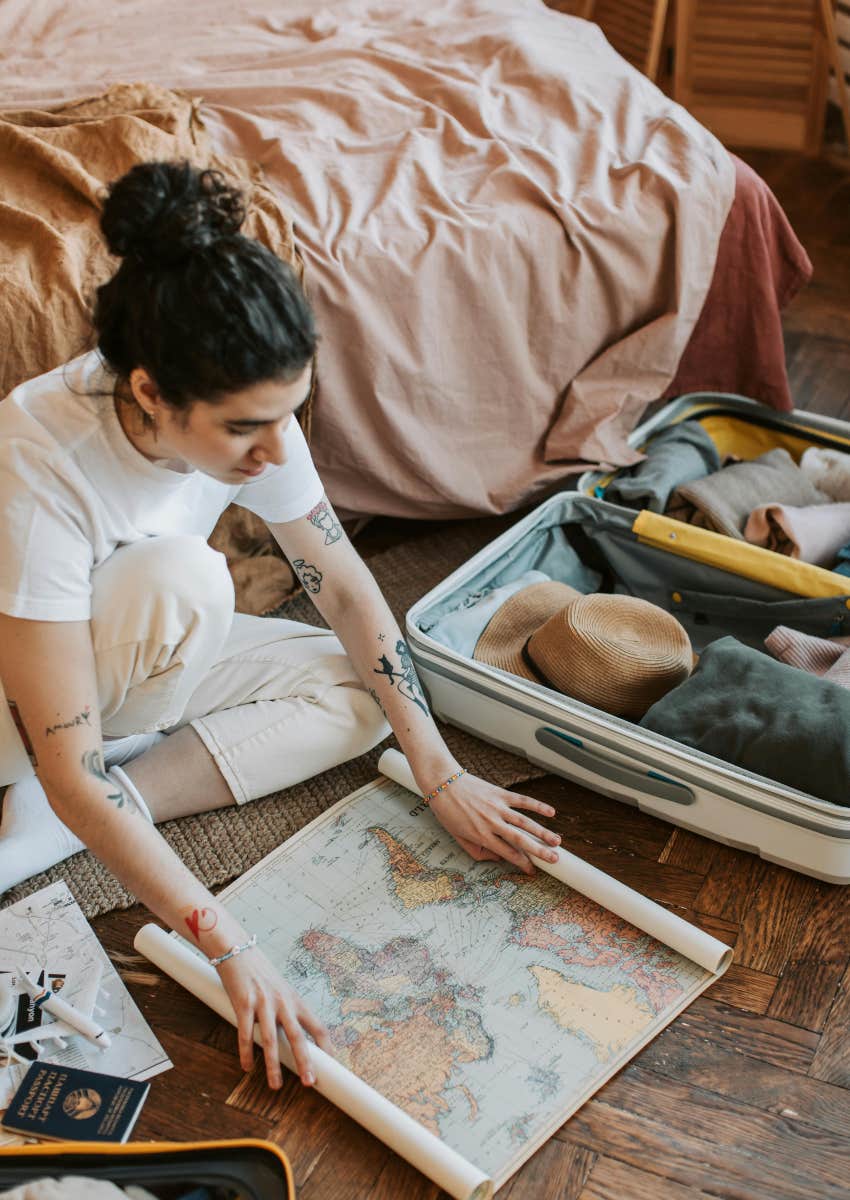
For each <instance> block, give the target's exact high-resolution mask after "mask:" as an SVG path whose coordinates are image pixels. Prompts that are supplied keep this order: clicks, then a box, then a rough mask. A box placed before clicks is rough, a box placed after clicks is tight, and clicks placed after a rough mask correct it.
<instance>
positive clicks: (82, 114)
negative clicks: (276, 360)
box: [0, 84, 300, 612]
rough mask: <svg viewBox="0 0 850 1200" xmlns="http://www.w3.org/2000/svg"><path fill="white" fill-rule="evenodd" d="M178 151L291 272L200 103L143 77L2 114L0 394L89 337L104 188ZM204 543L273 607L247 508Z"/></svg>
mask: <svg viewBox="0 0 850 1200" xmlns="http://www.w3.org/2000/svg"><path fill="white" fill-rule="evenodd" d="M173 158H187V159H189V160H190V161H192V162H195V163H197V164H198V165H204V166H214V167H218V168H220V169H222V170H224V171H225V172H226V174H228V175H229V176H231V177H232V178H234V179H236V180H237V181H238V182H239V183H240V185H241V186H243V187H244V188H245V190H246V193H247V195H248V196H249V199H250V203H249V213H248V218H247V221H246V232H248V233H250V234H251V235H252V236H254V237H256V238H259V240H260V241H262V242H264V243H265V245H267V246H269V247H270V248H271V249H272V250H273V251H274V252H275V253H276V254H278V255H279V256H280V257H281V258H284V259H285V260H286V261H288V262H290V263H292V265H293V266H294V267H295V268H296V269H298V270H299V271H300V260H298V258H297V256H296V254H295V250H294V246H293V240H292V225H291V222H290V220H289V218H288V217H287V215H286V213H285V212H284V210H283V208H282V206H281V204H280V202H279V201H278V200H277V199H276V198H275V197H274V196H273V195H272V193H271V192H270V190H269V189H268V187H267V186H266V185H265V184H264V183H263V182H262V180H261V177H260V172H259V169H258V168H256V167H251V166H249V164H248V163H246V162H244V161H241V160H239V159H236V158H233V157H232V156H227V157H222V156H219V155H217V154H215V153H214V152H213V149H212V146H211V143H210V139H209V136H208V134H207V133H206V130H205V129H204V126H203V123H202V121H201V119H200V116H199V112H198V103H197V101H195V100H193V99H191V97H189V96H188V95H185V94H183V93H178V92H173V91H167V90H166V89H164V88H158V87H155V86H152V85H142V84H136V85H126V86H120V85H119V86H115V87H113V88H110V89H109V90H108V91H107V92H106V93H104V94H103V95H100V96H96V97H93V98H89V99H85V100H80V101H76V102H73V103H69V104H66V105H64V106H62V107H60V108H57V109H54V110H52V111H50V112H44V111H38V110H27V111H19V112H7V113H0V279H2V286H0V328H2V329H3V330H6V331H8V337H7V338H5V339H4V342H5V344H4V349H3V353H2V355H0V397H2V396H4V395H6V393H7V392H9V391H10V390H11V389H12V388H13V387H14V386H15V385H16V384H17V383H20V382H21V380H23V379H28V378H30V377H31V376H33V375H37V374H40V373H41V372H42V371H48V370H50V369H51V368H52V367H55V366H57V365H58V364H60V363H62V362H65V361H67V360H68V359H69V358H72V357H73V356H74V355H76V354H79V353H80V352H81V351H82V350H84V349H89V348H90V347H91V346H92V345H94V336H93V331H92V328H91V324H90V320H89V312H90V310H91V305H92V301H93V298H94V291H95V288H96V287H97V286H98V284H100V283H103V282H104V281H105V280H106V279H108V278H109V276H110V275H111V274H112V272H113V271H114V270H115V268H116V266H117V260H115V259H113V258H112V257H111V256H110V255H109V253H108V251H107V250H106V247H105V245H104V242H103V238H102V237H101V235H100V231H99V227H98V220H99V215H100V208H101V197H102V195H103V191H104V184H106V183H108V182H109V181H110V180H112V179H115V178H117V177H118V176H120V175H122V174H123V173H124V172H125V171H127V170H129V168H130V167H131V166H133V164H134V163H137V162H144V161H146V160H148V159H173ZM212 541H213V544H214V545H216V547H217V548H218V549H220V550H222V551H223V552H224V553H225V554H226V555H227V557H228V561H229V562H230V564H231V571H232V573H233V576H234V581H235V583H236V587H237V602H238V605H239V608H240V609H241V610H242V611H244V612H262V611H264V610H265V609H268V608H271V607H273V606H274V605H275V604H279V603H280V601H281V599H282V598H283V596H284V595H286V594H287V593H288V592H289V591H291V589H292V585H293V576H292V573H291V571H290V570H289V567H288V565H287V564H286V563H285V562H283V561H282V560H281V559H280V558H279V557H277V556H276V555H275V553H274V548H273V544H272V543H271V541H270V539H269V538H268V537H267V536H266V535H265V534H264V533H263V532H262V531H259V536H258V531H257V529H256V526H255V524H254V523H253V522H252V518H251V514H250V513H243V511H242V510H236V509H233V510H231V511H230V512H229V513H228V514H227V515H226V516H225V517H224V518H223V519H222V521H221V522H219V525H218V526H217V528H216V531H215V533H214V534H213V538H212Z"/></svg>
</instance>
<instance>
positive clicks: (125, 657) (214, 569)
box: [0, 536, 389, 804]
mask: <svg viewBox="0 0 850 1200" xmlns="http://www.w3.org/2000/svg"><path fill="white" fill-rule="evenodd" d="M92 578H93V601H92V620H91V628H92V642H93V645H94V652H95V662H96V668H97V687H98V699H99V703H100V712H101V722H102V726H103V734H104V747H105V755H106V760H107V763H108V764H109V763H112V762H118V761H127V759H128V758H129V757H132V756H133V753H132V751H133V747H134V746H137V747H138V748H139V749H144V747H145V745H146V744H147V743H148V741H149V739H145V738H139V737H136V738H135V739H133V740H132V741H131V739H130V735H139V734H148V733H154V732H156V731H168V732H170V731H172V730H174V729H179V728H180V727H181V726H183V725H191V726H192V728H193V729H194V730H195V731H196V732H197V734H198V736H199V737H200V738H201V740H202V741H203V743H204V745H205V746H206V748H207V750H208V751H209V752H210V754H211V755H212V757H213V759H214V760H215V763H216V765H217V766H218V768H219V770H220V771H221V773H222V775H223V776H224V778H225V780H226V782H227V785H228V787H229V788H230V790H231V792H232V793H233V796H234V798H235V800H236V802H237V803H238V804H243V803H245V802H246V801H248V800H255V799H257V797H259V796H265V795H268V793H269V792H273V791H277V790H278V789H280V788H286V787H289V786H290V785H291V784H294V783H298V782H300V781H301V780H302V779H309V778H310V777H311V776H313V775H317V774H319V773H320V772H321V771H325V770H327V769H328V768H329V767H333V766H336V765H337V764H338V763H341V762H345V761H347V760H348V759H350V758H355V757H356V756H357V755H359V754H363V753H365V752H366V751H367V750H369V749H371V747H372V746H374V745H376V744H377V743H378V742H379V741H381V739H382V738H384V737H386V736H387V734H388V733H389V726H388V725H387V723H386V721H385V720H384V718H383V716H382V714H381V712H380V709H379V708H378V706H377V705H376V704H375V702H374V701H373V700H372V698H371V697H370V696H369V694H368V692H366V691H365V690H364V688H363V685H362V683H361V682H360V680H359V678H358V676H357V674H356V672H355V670H354V667H353V666H352V664H351V661H350V660H349V658H348V657H347V655H346V654H345V651H344V650H343V648H342V646H341V645H340V643H339V641H338V640H337V638H336V637H334V635H333V634H331V633H328V632H327V630H324V629H317V628H315V627H314V626H312V625H303V624H300V623H299V622H297V621H284V620H279V619H275V618H266V617H249V616H245V615H244V614H242V613H236V614H234V611H233V585H232V582H231V579H230V575H229V574H228V571H227V565H226V563H225V560H224V556H223V555H221V554H219V553H217V552H216V551H214V550H211V549H210V547H209V546H208V545H207V543H206V542H205V541H204V540H203V539H202V538H200V537H185V536H181V537H168V538H166V537H158V538H148V539H147V540H145V541H142V542H135V543H133V545H131V546H124V547H122V548H121V549H119V550H116V551H115V553H114V554H112V555H111V556H110V557H109V558H108V559H107V560H106V562H104V563H103V564H102V565H101V566H100V567H98V568H97V570H96V571H95V572H94V574H93V577H92ZM6 707H7V706H6V705H5V703H4V704H3V705H2V709H3V711H4V715H6ZM124 739H126V740H124ZM128 746H129V750H128ZM136 752H138V751H136ZM29 771H30V768H29V763H28V760H27V758H26V755H25V754H24V753H23V749H22V746H21V742H20V738H19V737H18V735H17V733H16V732H15V729H14V725H13V724H12V723H11V721H10V719H9V718H8V716H6V721H5V724H3V725H2V726H0V784H3V783H11V782H14V781H15V780H16V779H19V778H21V777H22V776H23V775H26V774H28V773H29Z"/></svg>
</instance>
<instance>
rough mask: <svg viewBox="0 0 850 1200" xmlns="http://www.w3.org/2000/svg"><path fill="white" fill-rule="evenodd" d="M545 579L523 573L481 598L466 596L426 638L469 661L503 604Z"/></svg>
mask: <svg viewBox="0 0 850 1200" xmlns="http://www.w3.org/2000/svg"><path fill="white" fill-rule="evenodd" d="M548 579H549V576H548V575H544V574H543V572H542V571H525V572H524V574H522V575H520V576H519V578H518V579H514V580H512V582H511V583H505V584H503V585H502V587H498V588H494V589H493V591H492V592H487V593H485V595H484V596H480V595H478V594H477V593H474V592H473V593H472V595H470V596H467V598H466V600H465V601H464V603H463V605H462V606H461V607H460V608H456V609H454V610H453V611H452V612H450V613H447V614H446V616H444V617H443V618H442V619H441V620H439V621H437V623H436V624H435V625H431V626H429V627H428V629H427V632H428V635H429V637H432V638H433V639H434V641H435V642H440V643H441V644H442V645H443V646H448V647H449V649H450V650H457V651H458V653H459V654H465V655H466V656H467V658H472V654H473V651H474V650H475V645H476V643H477V641H478V639H479V638H480V637H481V634H482V633H483V632H484V630H485V629H486V628H487V626H488V625H489V624H490V619H491V618H492V617H493V615H494V614H495V613H496V611H497V610H498V609H500V608H501V607H502V605H503V604H504V603H505V601H506V600H508V599H510V597H511V596H513V595H514V594H515V593H516V592H520V591H522V589H523V588H526V587H530V586H531V585H532V584H533V583H546V582H547V581H548ZM423 628H424V626H423Z"/></svg>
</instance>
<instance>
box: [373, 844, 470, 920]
mask: <svg viewBox="0 0 850 1200" xmlns="http://www.w3.org/2000/svg"><path fill="white" fill-rule="evenodd" d="M367 832H368V833H369V834H371V835H372V836H373V837H375V838H377V839H378V841H379V842H380V843H381V845H382V846H383V848H384V850H385V851H386V855H387V862H388V865H389V871H390V877H391V880H392V888H393V891H394V892H395V895H396V896H397V897H398V899H399V900H400V901H401V903H402V904H403V905H404V907H405V908H421V907H422V905H424V904H438V903H440V902H444V901H447V900H456V899H457V897H458V895H459V894H460V893H461V892H462V891H463V890H464V888H465V887H466V880H465V878H464V876H463V875H460V874H458V873H457V872H453V873H452V874H449V873H448V872H447V871H441V870H439V869H438V870H433V869H432V868H431V867H426V866H425V864H424V863H421V862H420V861H419V860H418V859H417V858H416V857H415V856H414V855H413V854H412V853H411V851H410V850H408V848H407V846H405V845H404V844H403V843H402V842H399V841H397V840H396V838H394V837H393V836H392V834H391V833H388V832H387V831H386V829H381V828H379V827H377V826H375V827H373V828H372V829H369V830H367Z"/></svg>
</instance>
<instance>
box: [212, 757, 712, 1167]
mask: <svg viewBox="0 0 850 1200" xmlns="http://www.w3.org/2000/svg"><path fill="white" fill-rule="evenodd" d="M222 899H225V900H226V902H227V904H228V908H229V909H230V910H231V911H232V912H233V913H234V914H235V915H236V916H237V917H238V918H239V919H240V920H241V921H242V922H243V923H244V924H245V926H246V927H247V928H249V929H250V930H251V931H256V932H257V933H258V934H259V937H260V941H261V944H262V946H263V949H264V950H265V952H266V953H267V954H268V955H269V957H270V958H271V959H272V961H274V962H275V963H276V965H277V966H278V967H279V968H280V969H281V971H282V973H283V974H284V975H285V976H286V978H287V979H288V980H289V981H290V983H292V984H293V986H295V987H296V988H297V989H298V991H299V992H300V993H301V995H302V996H303V997H304V999H305V1000H306V1001H307V1003H308V1004H309V1005H310V1006H311V1007H312V1008H313V1010H314V1011H316V1012H317V1013H318V1014H319V1015H321V1016H322V1018H323V1019H324V1020H325V1022H326V1023H327V1024H328V1026H329V1027H330V1029H331V1032H332V1037H333V1041H334V1045H335V1048H336V1052H337V1055H338V1057H339V1058H340V1059H341V1060H342V1062H343V1063H344V1064H345V1065H346V1066H347V1067H349V1068H350V1069H351V1070H352V1071H354V1072H355V1073H356V1074H357V1075H359V1076H361V1077H362V1078H363V1079H365V1080H366V1081H367V1082H368V1083H370V1084H371V1085H372V1086H373V1087H374V1088H376V1089H377V1090H378V1091H380V1092H382V1093H383V1094H384V1095H385V1096H387V1097H388V1098H389V1099H390V1100H392V1101H393V1102H394V1103H395V1104H396V1105H398V1106H399V1107H400V1108H402V1109H404V1110H405V1111H406V1112H407V1113H409V1114H410V1115H411V1116H412V1117H415V1118H416V1120H418V1121H420V1122H421V1123H422V1124H423V1125H424V1126H425V1127H426V1128H427V1129H429V1130H430V1131H431V1132H432V1133H434V1134H436V1135H438V1136H439V1137H441V1138H442V1139H443V1140H444V1141H446V1142H447V1143H448V1144H449V1145H450V1146H451V1147H453V1148H454V1149H455V1150H457V1151H458V1152H459V1153H460V1154H462V1155H464V1157H465V1158H467V1159H468V1160H469V1161H471V1162H474V1163H475V1164H476V1165H477V1166H479V1167H481V1168H482V1170H484V1171H486V1172H487V1173H488V1174H489V1175H490V1176H491V1177H492V1178H493V1179H494V1180H495V1182H496V1184H497V1186H498V1185H499V1184H500V1183H502V1182H504V1180H505V1179H507V1178H508V1177H509V1176H510V1175H511V1174H512V1173H513V1172H514V1171H515V1170H516V1169H517V1167H518V1166H519V1165H520V1164H521V1163H522V1162H523V1161H524V1160H525V1159H526V1158H527V1157H528V1156H529V1154H531V1153H532V1152H533V1150H534V1149H535V1148H536V1146H538V1145H539V1144H540V1143H541V1142H542V1141H543V1140H544V1138H546V1137H548V1136H549V1135H550V1134H551V1133H552V1132H553V1131H554V1130H555V1129H556V1128H557V1127H558V1126H559V1125H560V1124H561V1123H562V1122H563V1121H564V1120H565V1119H566V1117H567V1116H569V1115H570V1114H571V1113H572V1112H574V1111H575V1109H576V1108H577V1107H578V1105H579V1104H581V1103H583V1102H584V1100H585V1099H586V1098H587V1097H588V1096H589V1095H591V1094H592V1093H593V1092H594V1091H595V1090H596V1089H597V1088H598V1087H600V1086H601V1084H602V1083H603V1082H604V1081H605V1079H606V1078H608V1077H609V1076H610V1075H611V1074H613V1073H614V1071H615V1070H617V1069H618V1068H619V1067H620V1066H621V1065H622V1064H623V1063H624V1062H625V1061H626V1060H627V1059H628V1058H630V1057H631V1056H632V1055H633V1054H634V1053H635V1052H636V1051H637V1050H638V1049H639V1048H640V1047H641V1046H642V1045H643V1044H645V1042H646V1041H647V1040H648V1039H649V1038H650V1037H652V1036H653V1035H654V1034H655V1033H656V1032H657V1031H658V1030H659V1029H660V1028H662V1027H663V1026H664V1025H666V1024H667V1023H668V1022H669V1021H670V1020H671V1019H672V1017H673V1016H675V1015H676V1013H677V1012H679V1011H681V1009H682V1008H683V1007H684V1006H685V1005H686V1004H687V1003H688V1002H689V1001H690V1000H691V999H693V997H694V996H695V995H696V994H697V993H698V992H699V991H701V990H702V989H703V988H704V987H705V986H706V983H707V982H708V981H709V979H710V976H709V975H708V973H707V972H706V971H704V970H702V969H701V968H700V967H697V966H696V965H694V964H693V963H691V962H690V961H689V960H688V959H686V958H683V957H682V956H681V955H680V954H677V953H676V952H675V951H673V950H671V949H669V948H668V947H667V946H665V945H663V944H662V943H660V942H658V941H655V940H654V939H652V938H650V937H648V936H647V935H645V934H643V933H642V932H641V931H640V930H638V929H636V928H635V927H634V926H632V925H630V924H628V923H627V922H626V921H623V920H622V919H621V918H619V917H616V916H614V915H613V914H611V913H609V912H608V911H607V910H606V909H603V908H601V907H600V906H599V905H597V904H595V903H594V902H592V901H590V900H588V899H587V898H586V897H584V896H582V895H580V894H579V893H577V892H575V891H572V890H571V889H570V888H568V887H566V886H565V885H564V884H562V883H560V882H558V881H557V880H554V879H552V878H551V877H549V876H548V875H544V874H542V873H538V874H537V875H536V876H534V877H528V876H525V875H522V874H520V873H518V872H516V871H515V869H514V868H512V867H510V866H508V865H507V864H506V865H505V866H504V867H503V866H500V865H498V864H495V863H492V862H490V863H474V862H472V860H471V859H469V858H468V857H467V855H466V854H464V853H463V851H462V850H461V849H460V847H459V846H457V844H456V843H455V842H454V840H453V839H452V838H451V837H450V835H448V834H447V833H446V832H445V831H444V830H443V829H442V827H441V826H440V825H439V824H438V822H437V821H436V819H435V818H434V816H433V815H432V814H431V812H430V811H429V810H428V809H427V808H425V807H424V806H423V805H422V804H421V803H419V802H418V801H417V799H416V798H415V797H414V796H412V794H411V793H410V792H408V791H407V790H406V789H404V788H403V787H401V786H399V785H398V784H394V783H389V782H385V781H380V782H378V783H374V784H370V785H368V786H367V787H365V788H362V789H361V790H360V791H359V792H356V793H355V794H354V795H353V796H351V797H348V798H347V799H346V800H344V801H342V802H341V803H340V804H338V805H335V806H334V808H332V809H330V810H329V811H328V812H327V813H326V814H325V815H324V816H323V817H320V818H319V819H318V820H317V821H315V822H313V823H312V824H311V825H310V826H308V828H307V829H305V830H303V831H302V832H301V833H300V834H297V835H296V836H295V837H294V838H292V839H291V840H290V841H289V842H287V843H286V844H284V845H283V846H281V847H280V848H279V849H278V850H277V851H275V852H274V853H273V854H272V855H270V856H269V857H268V858H267V859H264V860H263V862H261V863H260V864H258V866H257V867H255V868H254V869H253V870H252V871H250V872H249V873H248V874H247V875H246V876H243V878H242V879H240V880H239V881H237V883H235V884H233V885H232V886H231V887H230V888H228V889H226V891H225V892H224V893H222Z"/></svg>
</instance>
